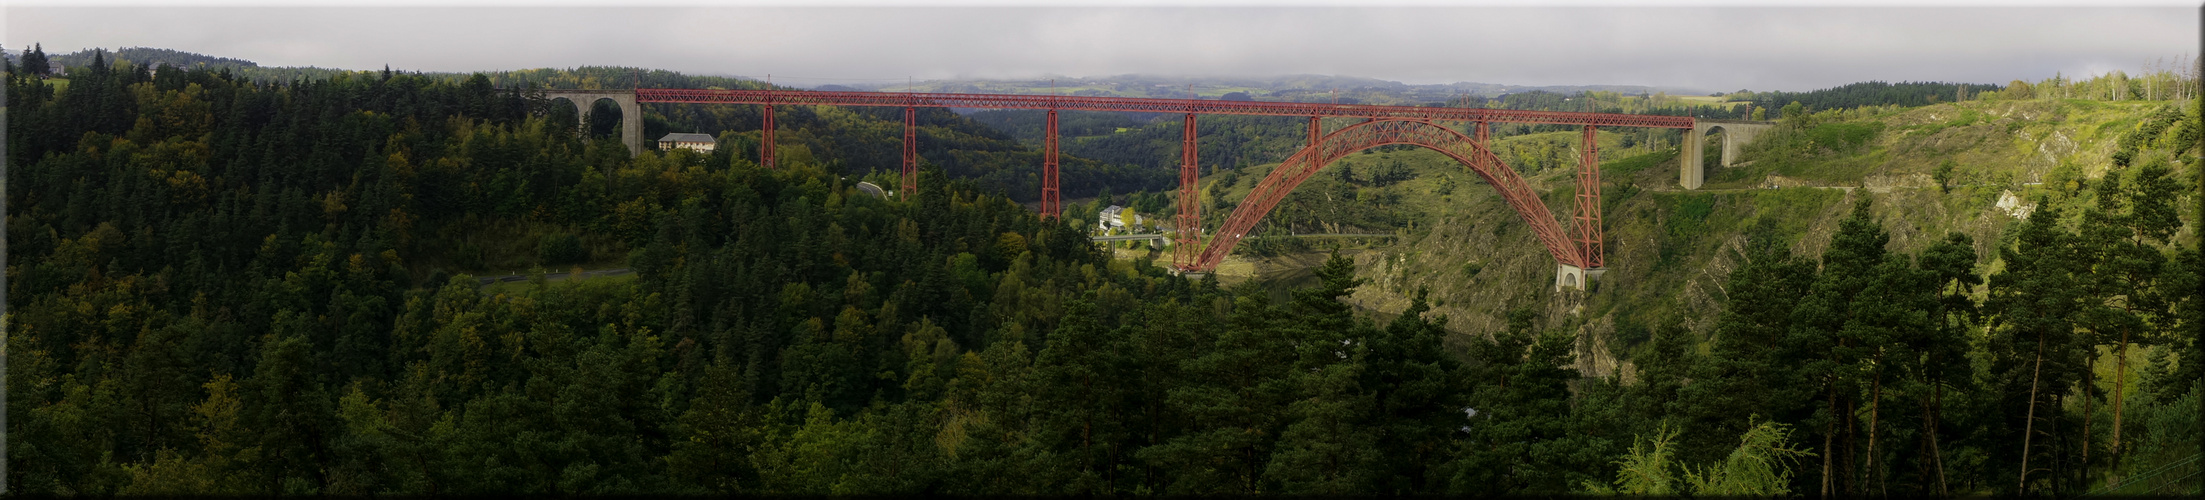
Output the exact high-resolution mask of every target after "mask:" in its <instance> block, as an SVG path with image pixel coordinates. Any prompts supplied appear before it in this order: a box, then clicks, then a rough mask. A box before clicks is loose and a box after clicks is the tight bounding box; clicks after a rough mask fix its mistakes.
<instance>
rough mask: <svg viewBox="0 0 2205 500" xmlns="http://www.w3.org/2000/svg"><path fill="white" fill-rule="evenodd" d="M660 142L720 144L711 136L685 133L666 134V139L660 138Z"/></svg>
mask: <svg viewBox="0 0 2205 500" xmlns="http://www.w3.org/2000/svg"><path fill="white" fill-rule="evenodd" d="M658 141H659V142H667V141H673V142H719V140H718V139H714V138H713V137H712V136H709V135H704V134H691V133H683V132H675V133H671V134H666V137H660V138H658Z"/></svg>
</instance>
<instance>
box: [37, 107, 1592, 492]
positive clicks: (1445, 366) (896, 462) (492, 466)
mask: <svg viewBox="0 0 2205 500" xmlns="http://www.w3.org/2000/svg"><path fill="white" fill-rule="evenodd" d="M8 69H9V70H10V71H8V72H7V73H8V82H7V83H8V85H9V91H10V92H9V93H10V95H11V96H12V97H14V98H15V100H14V101H13V106H11V111H12V112H11V115H13V116H11V118H13V119H12V120H10V121H9V130H8V134H9V141H10V143H11V144H13V145H20V146H19V147H16V148H11V150H10V154H11V161H12V162H14V164H15V166H14V168H12V169H11V174H12V175H11V176H10V182H9V183H8V185H7V189H8V191H9V192H8V203H9V207H8V216H9V220H8V225H7V227H8V231H9V235H8V236H9V240H10V241H11V243H12V244H11V245H10V248H9V250H11V251H10V252H9V254H8V262H7V265H8V268H7V269H8V278H9V279H8V281H7V286H8V292H9V293H8V295H7V296H8V313H9V316H8V323H9V326H10V331H9V335H8V337H7V343H8V345H7V349H8V352H9V354H10V356H9V358H10V361H11V363H9V364H8V380H9V382H10V384H9V387H10V391H9V392H8V398H9V401H8V403H9V404H8V410H7V411H8V412H9V418H8V420H7V422H8V436H9V437H10V439H9V440H8V441H7V445H8V449H7V453H8V454H9V458H10V461H9V463H10V465H11V467H9V468H8V474H7V477H6V481H8V487H9V491H12V492H19V493H57V494H96V495H105V494H352V495H368V494H471V493H539V494H550V493H574V494H579V493H709V492H744V493H925V492H936V493H972V494H1044V493H1152V494H1162V493H1255V492H1318V493H1321V492H1334V493H1337V492H1348V491H1394V492H1465V493H1466V492H1511V491H1524V492H1530V491H1548V492H1567V491H1574V490H1576V489H1578V488H1579V487H1580V483H1581V482H1582V481H1584V480H1588V479H1597V478H1601V477H1605V476H1607V475H1608V473H1607V472H1605V471H1606V470H1608V469H1609V468H1610V467H1611V465H1609V462H1610V460H1611V459H1612V455H1614V454H1616V453H1619V452H1620V450H1621V443H1624V442H1626V441H1627V440H1628V436H1629V435H1631V433H1633V432H1635V431H1636V430H1635V429H1634V428H1632V427H1631V425H1633V424H1631V423H1630V422H1628V421H1625V420H1619V419H1613V418H1604V417H1602V415H1603V413H1601V412H1606V411H1613V410H1614V409H1615V408H1619V406H1616V405H1617V404H1620V403H1619V402H1620V401H1621V400H1620V399H1617V398H1620V397H1621V396H1619V395H1620V394H1622V392H1621V391H1622V390H1621V389H1618V388H1614V387H1613V386H1612V385H1601V384H1604V382H1598V381H1594V382H1590V384H1591V385H1586V386H1585V387H1588V388H1594V387H1607V388H1606V389H1587V391H1590V392H1585V393H1584V394H1605V396H1597V397H1598V398H1607V399H1594V400H1586V401H1581V402H1578V403H1576V404H1572V395H1571V394H1572V393H1570V392H1569V391H1567V390H1565V387H1567V386H1568V385H1569V384H1571V383H1573V381H1577V380H1578V377H1577V375H1576V374H1575V373H1574V372H1573V371H1571V370H1569V369H1568V368H1567V366H1566V355H1567V352H1568V345H1569V343H1568V340H1567V337H1564V336H1560V335H1556V334H1553V333H1548V332H1542V331H1539V330H1537V329H1535V328H1534V327H1533V326H1532V325H1533V324H1535V323H1536V322H1535V321H1533V317H1532V316H1531V315H1530V313H1528V312H1526V313H1524V314H1522V315H1519V316H1520V317H1521V321H1517V322H1515V323H1514V327H1513V328H1510V329H1505V330H1499V331H1495V332H1494V336H1493V337H1492V340H1490V341H1480V342H1476V343H1473V344H1472V345H1473V346H1474V349H1472V350H1470V351H1459V352H1458V351H1452V350H1449V349H1448V348H1447V347H1446V346H1445V345H1444V344H1445V342H1446V341H1445V338H1444V337H1445V333H1444V332H1445V330H1444V329H1443V328H1442V325H1444V323H1445V319H1444V318H1440V317H1436V316H1435V317H1432V318H1424V317H1422V316H1421V315H1419V314H1408V315H1405V316H1402V317H1401V318H1400V319H1397V320H1393V321H1390V322H1388V323H1385V324H1383V326H1381V325H1380V324H1374V323H1372V322H1369V321H1367V320H1363V319H1358V317H1357V316H1356V315H1354V314H1353V311H1352V310H1351V309H1350V308H1349V307H1348V306H1347V305H1345V304H1343V303H1342V302H1340V301H1339V300H1338V299H1339V298H1340V297H1342V296H1344V295H1347V294H1350V293H1352V292H1353V290H1354V289H1355V288H1356V287H1358V286H1359V283H1358V282H1357V281H1356V280H1355V279H1353V278H1352V275H1353V270H1352V268H1351V267H1350V264H1349V263H1348V261H1346V260H1345V259H1339V260H1335V261H1334V262H1333V263H1332V264H1331V265H1330V266H1328V267H1326V268H1325V271H1324V272H1323V273H1322V275H1323V276H1324V277H1325V279H1324V280H1323V284H1322V286H1320V287H1317V288H1313V289H1309V290H1303V291H1300V292H1296V293H1295V294H1294V295H1293V297H1294V298H1293V300H1290V301H1284V302H1274V301H1271V300H1270V299H1268V297H1269V296H1270V294H1268V293H1266V292H1267V290H1262V289H1260V288H1255V287H1253V286H1251V288H1248V289H1238V290H1226V289H1220V288H1218V287H1217V285H1216V283H1215V282H1214V281H1200V282H1197V281H1189V280H1186V279H1184V278H1179V277H1174V276H1169V275H1167V274H1165V273H1164V272H1163V271H1162V270H1161V269H1159V268H1157V267H1155V266H1153V265H1150V264H1148V263H1147V262H1123V261H1117V262H1113V261H1110V260H1108V259H1107V258H1105V257H1104V256H1103V255H1101V254H1100V253H1099V252H1097V251H1096V249H1095V247H1093V246H1092V245H1090V244H1089V243H1088V242H1086V241H1085V240H1084V239H1083V238H1081V235H1080V234H1079V233H1078V232H1076V231H1073V230H1069V229H1067V228H1065V227H1062V226H1059V225H1056V224H1051V223H1045V222H1043V221H1042V220H1040V219H1038V218H1036V217H1035V216H1034V215H1033V214H1032V213H1031V212H1030V211H1028V210H1026V209H1024V208H1022V207H1020V206H1018V205H1016V204H1014V203H1012V202H1010V201H1009V200H1007V199H1004V198H1002V197H998V196H994V195H989V194H986V193H984V192H981V191H977V190H976V189H975V184H974V183H973V182H972V181H970V180H962V179H954V180H953V179H944V178H941V177H940V175H941V174H940V173H939V171H934V172H932V173H930V174H929V175H930V176H933V177H932V178H929V179H927V180H926V181H925V185H927V186H935V187H930V188H928V189H924V190H922V191H921V192H920V193H919V194H918V195H917V196H916V197H913V198H912V199H909V200H884V199H878V198H873V197H870V196H866V195H863V194H860V192H859V191H857V190H854V189H852V188H851V185H852V183H853V180H851V179H845V178H843V177H842V176H840V175H838V174H837V173H836V171H835V168H837V166H836V165H834V164H833V162H830V161H821V160H819V158H822V157H824V156H825V153H826V152H824V151H822V152H821V153H820V154H815V155H811V156H809V157H808V158H807V156H806V155H801V154H791V155H788V156H787V157H786V160H785V161H786V162H787V164H786V165H784V166H783V168H782V169H780V170H771V171H769V170H764V169H761V168H758V167H757V166H755V165H751V164H749V163H747V162H744V161H735V160H729V161H726V162H719V161H717V160H714V159H713V158H712V157H710V156H701V155H696V154H693V153H689V152H685V151H675V152H668V153H660V152H646V153H645V154H643V155H641V156H638V157H634V158H630V157H629V156H628V153H627V151H625V150H624V148H622V147H621V146H619V145H618V144H617V143H616V142H614V141H612V140H611V139H609V138H602V137H599V138H595V139H590V140H584V139H579V138H576V135H575V134H574V130H575V127H578V126H579V124H577V123H574V122H573V120H572V119H571V118H568V119H566V120H564V121H562V120H560V119H559V118H558V113H556V112H553V111H549V110H546V109H544V108H543V107H542V104H543V103H541V102H539V101H533V100H532V99H530V98H529V97H528V96H527V95H526V94H525V93H515V92H502V91H499V90H498V89H496V88H494V87H493V86H491V85H490V84H489V83H488V81H487V78H472V79H469V80H466V81H464V82H459V83H451V82H445V81H438V80H433V79H427V78H422V77H417V76H410V75H403V74H394V75H391V76H389V77H388V78H383V77H381V76H380V75H374V76H368V75H360V76H347V77H339V78H332V79H329V80H322V81H311V82H298V83H295V84H286V85H263V84H256V83H250V82H247V81H242V80H238V79H234V78H229V77H225V76H224V75H222V74H221V73H219V72H208V71H204V70H195V71H189V72H169V71H164V72H160V73H158V76H155V74H154V73H153V72H151V71H149V70H148V69H147V68H144V67H143V66H129V67H114V68H109V67H107V66H93V67H91V68H88V69H86V70H84V71H83V72H82V73H79V74H73V75H72V76H74V77H75V78H74V79H73V80H74V81H73V83H74V84H73V85H71V86H70V87H69V88H68V89H67V90H57V89H55V87H54V86H53V85H49V84H48V83H47V82H45V81H42V80H41V79H39V78H36V77H30V76H27V75H22V74H18V73H16V72H14V71H13V68H8ZM792 149H793V148H792ZM842 168H848V167H846V166H845V167H842ZM500 248H505V249H508V250H507V251H500V250H498V249H500ZM511 248H521V249H527V250H529V251H531V252H528V253H530V254H529V255H519V256H516V255H513V254H512V252H511V251H510V249H511ZM492 259H508V260H514V261H517V262H520V263H526V264H530V265H543V266H545V267H547V268H551V270H550V271H549V272H551V273H558V272H559V271H558V269H559V268H556V267H552V266H555V265H558V266H563V265H566V264H571V263H573V262H575V261H577V260H596V261H611V262H618V263H622V264H625V265H627V266H630V267H632V268H634V269H635V270H636V274H637V277H636V278H634V279H632V280H612V279H604V280H596V279H592V280H569V281H566V282H563V283H560V284H557V285H552V284H549V283H544V282H541V281H538V282H537V283H536V284H532V285H530V286H527V287H524V288H523V289H521V290H517V291H508V292H485V291H483V290H480V289H478V288H477V287H476V282H475V281H474V280H473V279H472V278H471V277H470V276H467V274H468V270H470V269H475V268H477V267H478V266H484V265H488V264H486V263H483V262H479V261H483V260H492ZM1498 380H1509V381H1511V382H1508V383H1505V384H1504V383H1496V382H1493V381H1498ZM1592 401H1609V402H1606V403H1593V402H1592ZM1465 408H1475V409H1476V411H1474V412H1466V411H1465V410H1464V409H1465Z"/></svg>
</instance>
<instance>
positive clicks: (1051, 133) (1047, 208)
mask: <svg viewBox="0 0 2205 500" xmlns="http://www.w3.org/2000/svg"><path fill="white" fill-rule="evenodd" d="M1047 128H1048V130H1046V131H1044V132H1043V133H1042V135H1043V136H1044V138H1043V139H1042V143H1043V144H1042V147H1041V149H1042V152H1041V217H1042V218H1044V219H1054V218H1056V217H1057V215H1058V214H1060V213H1062V212H1064V206H1063V201H1062V200H1060V199H1058V198H1057V110H1054V109H1052V110H1049V125H1048V127H1047Z"/></svg>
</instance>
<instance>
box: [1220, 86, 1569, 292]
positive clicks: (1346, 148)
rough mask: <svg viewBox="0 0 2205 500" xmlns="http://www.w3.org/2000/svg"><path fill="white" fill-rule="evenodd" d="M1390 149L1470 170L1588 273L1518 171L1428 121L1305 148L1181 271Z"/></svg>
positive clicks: (1365, 128)
mask: <svg viewBox="0 0 2205 500" xmlns="http://www.w3.org/2000/svg"><path fill="white" fill-rule="evenodd" d="M1390 144H1411V145H1417V146H1423V147H1426V148H1430V149H1432V150H1434V151H1439V152H1440V153H1441V154H1445V155H1447V156H1448V157H1450V158H1454V159H1455V161H1457V162H1461V163H1462V164H1463V165H1464V166H1468V167H1470V170H1471V171H1472V172H1475V173H1477V174H1478V177H1481V178H1484V179H1485V183H1486V184H1490V185H1492V186H1493V189H1495V190H1497V191H1500V193H1501V198H1502V199H1505V200H1508V206H1509V208H1514V209H1516V214H1517V215H1520V216H1522V217H1523V218H1524V221H1525V222H1528V223H1530V224H1531V232H1532V234H1534V235H1536V236H1538V238H1539V243H1541V244H1544V245H1546V247H1547V252H1548V253H1551V254H1553V255H1554V260H1556V261H1559V262H1561V263H1564V264H1570V265H1575V266H1579V267H1584V265H1585V262H1586V260H1587V259H1586V258H1585V256H1583V255H1581V254H1580V253H1579V250H1578V247H1577V246H1574V245H1572V244H1571V241H1570V238H1568V237H1567V236H1564V234H1563V232H1562V225H1561V224H1560V223H1558V222H1556V221H1555V220H1554V214H1552V213H1549V212H1548V211H1547V206H1546V202H1544V201H1540V199H1539V194H1538V193H1536V192H1533V191H1532V190H1531V186H1530V185H1528V184H1525V183H1524V179H1523V177H1520V176H1517V175H1516V170H1515V169H1511V168H1508V166H1506V165H1503V164H1501V160H1500V158H1498V157H1495V156H1493V153H1492V152H1491V151H1488V150H1487V149H1486V148H1485V146H1484V145H1482V144H1479V143H1478V142H1477V141H1476V140H1474V139H1471V138H1470V137H1467V136H1464V135H1462V133H1460V132H1456V131H1454V130H1450V129H1448V128H1446V127H1442V126H1439V125H1435V124H1432V123H1430V122H1426V121H1422V120H1377V121H1370V122H1363V123H1358V124H1354V125H1350V126H1348V127H1346V128H1342V129H1340V130H1337V131H1333V132H1332V133H1331V134H1327V135H1325V136H1324V138H1322V139H1320V140H1318V141H1317V144H1316V145H1314V146H1312V147H1309V148H1303V149H1302V151H1301V152H1299V153H1295V154H1294V156H1293V157H1291V158H1287V159H1286V162H1285V163H1281V164H1279V167H1278V168H1275V169H1272V170H1271V174H1270V175H1268V176H1265V177H1264V178H1263V182H1261V183H1259V184H1256V187H1255V189H1252V190H1250V191H1249V192H1248V197H1246V198H1242V199H1241V202H1240V206H1239V208H1236V209H1234V210H1233V215H1232V216H1231V217H1228V218H1226V219H1225V224H1224V225H1223V226H1222V227H1219V228H1218V231H1217V233H1216V234H1215V235H1214V236H1212V237H1211V238H1210V241H1209V244H1208V245H1207V246H1204V247H1203V248H1202V254H1201V256H1199V257H1197V258H1195V259H1194V260H1193V261H1192V262H1183V263H1180V265H1181V268H1183V269H1189V270H1197V271H1208V270H1212V269H1216V268H1217V265H1218V264H1219V263H1220V262H1223V261H1224V260H1225V256H1226V255H1230V254H1232V251H1233V247H1234V246H1236V245H1239V244H1240V240H1241V238H1243V237H1246V236H1247V235H1248V230H1249V229H1252V228H1254V227H1255V225H1256V223H1257V222H1259V221H1262V220H1263V217H1264V216H1265V215H1267V214H1270V213H1271V209H1272V208H1273V207H1275V206H1277V205H1278V204H1279V201H1280V200H1283V199H1285V198H1286V194H1287V193H1289V192H1292V191H1294V188H1295V187H1296V186H1300V185H1301V184H1302V182H1303V181H1307V180H1309V177H1310V176H1312V175H1316V173H1317V171H1318V170H1320V169H1323V168H1324V167H1325V166H1326V165H1330V164H1332V162H1333V161H1334V160H1338V159H1340V158H1341V157H1345V156H1347V155H1349V154H1354V153H1355V152H1357V151H1362V150H1365V149H1370V148H1374V147H1378V146H1385V145H1390Z"/></svg>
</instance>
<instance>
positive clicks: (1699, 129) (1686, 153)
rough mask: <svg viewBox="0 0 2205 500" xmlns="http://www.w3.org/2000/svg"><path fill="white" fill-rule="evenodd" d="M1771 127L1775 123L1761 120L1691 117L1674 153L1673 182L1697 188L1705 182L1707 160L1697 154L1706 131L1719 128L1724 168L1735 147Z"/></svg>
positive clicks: (1731, 159)
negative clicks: (1675, 176) (1674, 178)
mask: <svg viewBox="0 0 2205 500" xmlns="http://www.w3.org/2000/svg"><path fill="white" fill-rule="evenodd" d="M1775 127H1776V122H1765V121H1743V120H1704V119H1703V120H1693V123H1692V130H1689V131H1685V133H1684V143H1683V144H1681V145H1680V146H1681V147H1680V148H1679V149H1681V151H1679V152H1678V153H1679V154H1678V155H1677V163H1678V170H1679V172H1677V184H1678V185H1680V186H1684V188H1685V189H1699V188H1700V186H1701V185H1702V184H1705V183H1706V182H1707V169H1706V168H1705V167H1704V166H1703V165H1705V164H1706V163H1707V160H1706V159H1704V158H1702V157H1701V156H1700V155H1701V154H1702V152H1701V148H1704V147H1705V146H1702V145H1701V144H1704V143H1705V142H1706V141H1707V134H1708V132H1710V131H1714V130H1717V129H1720V130H1722V132H1723V158H1722V160H1723V162H1722V166H1724V167H1728V166H1731V165H1732V164H1733V163H1736V162H1737V161H1738V147H1739V146H1744V145H1745V144H1746V143H1748V142H1753V139H1754V138H1756V137H1760V136H1761V133H1762V132H1766V131H1768V130H1769V129H1771V128H1775Z"/></svg>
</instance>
